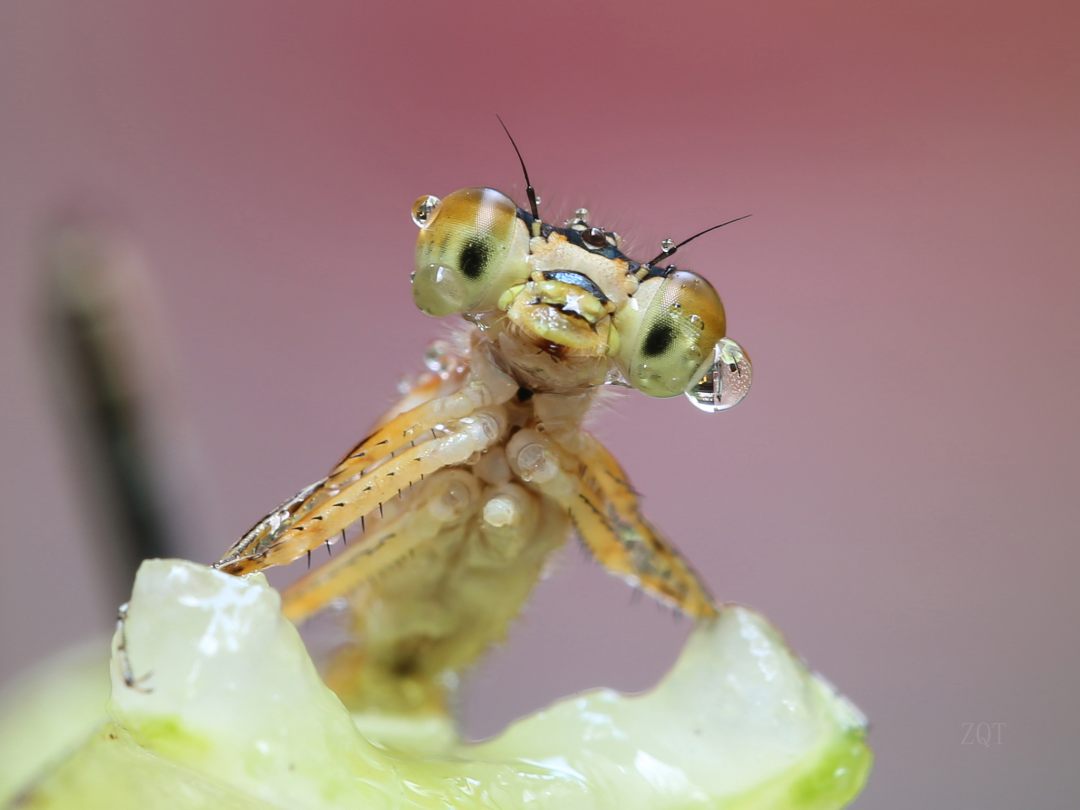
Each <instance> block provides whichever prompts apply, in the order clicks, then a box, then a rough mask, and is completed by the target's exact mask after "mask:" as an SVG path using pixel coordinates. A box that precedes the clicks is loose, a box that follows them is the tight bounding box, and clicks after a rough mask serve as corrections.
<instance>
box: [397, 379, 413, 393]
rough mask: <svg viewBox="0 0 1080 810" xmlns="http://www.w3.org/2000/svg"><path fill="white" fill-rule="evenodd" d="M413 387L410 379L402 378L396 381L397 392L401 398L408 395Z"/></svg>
mask: <svg viewBox="0 0 1080 810" xmlns="http://www.w3.org/2000/svg"><path fill="white" fill-rule="evenodd" d="M413 387H414V385H413V380H412V377H402V378H401V379H400V380H398V384H397V390H398V393H399V394H401V395H402V396H404V395H405V394H408V393H409V392H410V391H412V390H413Z"/></svg>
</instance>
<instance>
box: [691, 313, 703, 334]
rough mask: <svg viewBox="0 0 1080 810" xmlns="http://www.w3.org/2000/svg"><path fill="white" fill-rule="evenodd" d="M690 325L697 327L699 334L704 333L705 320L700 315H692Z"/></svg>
mask: <svg viewBox="0 0 1080 810" xmlns="http://www.w3.org/2000/svg"><path fill="white" fill-rule="evenodd" d="M690 325H691V326H694V327H696V328H697V330H698V331H699V332H701V331H704V329H705V319H704V318H702V317H701V316H700V315H691V316H690Z"/></svg>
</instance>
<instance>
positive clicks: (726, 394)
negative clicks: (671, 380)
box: [686, 338, 754, 413]
mask: <svg viewBox="0 0 1080 810" xmlns="http://www.w3.org/2000/svg"><path fill="white" fill-rule="evenodd" d="M753 377H754V370H753V368H751V366H750V358H749V357H747V356H746V352H744V351H743V349H742V346H740V345H739V344H738V343H736V342H735V341H734V340H731V339H729V338H721V339H720V342H719V343H717V344H716V348H714V349H713V363H712V365H711V366H709V367H708V368H707V369H706V370H705V372H704V373H703V374H702V376H701V377H700V378H698V380H697V382H695V383H693V384H691V386H690V387H689V388H688V389H686V398H687V399H689V400H690V402H691V403H693V405H694V407H695V408H698V409H699V410H702V411H705V412H706V413H716V412H717V411H726V410H728V409H729V408H734V407H735V406H736V405H738V404H739V403H740V402H742V401H743V397H745V396H746V393H747V392H748V391H749V390H750V383H751V381H752V380H753Z"/></svg>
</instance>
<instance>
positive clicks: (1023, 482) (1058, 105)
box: [0, 0, 1080, 810]
mask: <svg viewBox="0 0 1080 810" xmlns="http://www.w3.org/2000/svg"><path fill="white" fill-rule="evenodd" d="M1078 41H1080V7H1078V6H1076V5H1075V4H1068V3H1060V2H1047V1H1046V0H1043V1H1041V2H1031V3H1023V4H1021V3H1015V2H1010V3H1005V2H980V3H975V2H970V0H969V2H953V3H944V4H943V3H940V2H922V1H921V2H905V3H891V4H882V3H875V4H868V3H860V2H854V0H846V1H844V2H813V3H802V4H794V3H781V2H758V3H727V2H725V3H692V2H667V3H657V4H646V3H626V2H623V3H614V2H613V3H544V4H541V3H534V4H524V3H508V2H500V3H496V2H483V3H480V2H478V3H470V4H452V3H442V4H435V3H431V4H426V3H425V4H418V3H408V4H406V3H389V2H379V3H368V4H364V5H362V6H361V5H360V4H357V3H352V2H324V3H321V4H318V5H317V6H314V7H313V6H312V5H311V4H308V3H297V2H291V3H280V2H279V3H256V2H245V3H241V2H229V3H220V2H189V3H184V4H161V3H157V4H145V3H137V2H103V3H97V4H93V5H87V4H83V3H75V2H59V0H58V1H57V2H53V3H49V4H19V5H16V4H5V5H4V7H3V9H2V10H0V111H2V112H0V178H2V180H0V183H2V184H0V416H2V420H0V509H2V512H3V514H4V516H5V517H4V519H3V521H2V522H0V551H2V556H0V560H2V561H3V562H2V566H0V682H2V681H4V680H7V679H9V678H11V677H12V676H14V675H15V674H16V673H17V672H18V671H20V670H22V669H24V668H25V667H26V666H28V665H30V664H32V663H34V662H36V661H39V660H41V659H43V658H44V657H45V656H47V655H49V654H50V653H52V652H54V651H56V650H59V649H60V648H62V647H64V646H65V645H68V644H70V643H72V642H74V641H76V640H78V639H82V638H86V637H90V636H93V635H94V634H98V635H102V636H104V635H105V634H107V633H108V632H109V631H110V628H111V625H112V622H113V619H114V616H115V607H116V605H115V599H114V597H113V593H112V591H110V590H109V588H108V585H107V578H106V577H105V575H104V570H103V569H104V568H105V566H104V565H102V564H101V562H100V561H98V560H95V559H94V549H95V546H93V545H91V541H90V539H89V538H88V537H87V530H86V527H85V526H84V525H83V523H84V521H85V517H86V510H85V509H84V503H83V501H82V500H81V498H80V489H79V487H78V481H77V478H76V473H75V471H74V468H73V466H72V464H71V458H70V454H69V453H67V451H66V448H65V446H64V434H63V432H62V431H61V425H60V422H59V415H58V408H57V407H56V406H55V404H54V402H53V400H52V399H51V395H50V386H49V383H48V379H47V375H46V374H45V371H44V369H43V363H44V360H43V354H44V347H43V341H42V340H41V339H40V338H41V336H40V334H39V331H40V330H39V328H38V327H39V324H38V322H37V319H38V317H39V315H40V306H39V304H40V300H39V299H40V297H41V286H42V282H41V279H40V277H39V274H38V272H37V250H38V247H39V242H38V237H39V236H40V234H41V231H42V228H43V227H44V225H45V223H46V222H47V221H48V220H49V219H50V218H52V217H53V216H55V214H56V212H57V211H60V210H63V209H64V208H65V207H66V206H70V205H72V204H73V203H76V204H78V205H80V206H86V205H87V204H88V203H89V205H90V207H92V208H93V207H99V208H100V209H102V210H108V211H110V212H111V216H112V217H113V221H114V222H119V223H120V224H121V225H122V226H123V227H124V228H126V229H127V231H128V233H129V234H130V235H131V236H132V238H133V239H134V240H135V241H136V242H137V243H138V245H139V246H140V247H141V249H142V251H143V254H144V257H145V258H146V261H147V263H148V265H149V267H150V268H151V270H152V275H151V278H152V281H153V283H154V285H155V287H156V289H157V293H158V296H159V309H160V312H161V317H160V318H155V323H154V326H155V328H156V329H157V330H158V332H159V333H160V335H162V336H163V338H164V339H165V340H166V341H167V342H168V343H169V344H170V345H171V348H172V354H173V355H174V356H175V358H176V363H175V368H171V369H170V372H169V376H170V380H171V386H170V388H169V395H168V397H167V399H168V401H169V402H170V403H171V405H170V414H171V418H173V420H174V425H175V426H176V427H175V431H176V436H179V437H180V439H178V441H180V442H181V443H182V445H183V447H182V453H181V455H183V456H184V459H185V460H184V465H187V466H186V467H185V469H186V470H187V471H188V474H189V475H190V477H191V478H190V480H192V481H193V482H194V485H193V487H192V488H191V489H190V490H189V491H186V492H185V495H184V497H185V498H186V499H187V501H186V502H185V504H184V507H183V511H184V513H185V516H186V517H187V518H190V525H191V526H197V527H199V528H198V529H191V530H190V531H191V534H192V535H193V537H192V540H191V546H190V549H189V551H188V554H189V556H190V557H191V558H193V559H196V560H199V561H203V562H210V561H212V560H213V559H216V558H217V556H218V555H219V554H220V553H221V552H222V551H223V550H224V549H225V548H226V547H227V546H228V545H229V543H230V542H231V541H232V540H233V539H234V538H236V537H237V536H238V535H239V534H240V533H241V532H242V531H243V530H245V529H246V528H248V526H249V525H250V524H251V523H252V522H253V521H254V520H255V519H256V518H258V517H259V516H261V515H262V514H264V513H265V512H266V511H268V509H270V508H271V507H273V506H275V505H276V504H277V503H279V502H280V501H281V500H283V499H284V498H285V497H287V496H289V495H291V494H293V493H294V492H295V491H296V490H298V489H299V488H300V487H301V486H303V485H305V484H307V483H309V482H311V481H313V480H315V479H317V478H319V477H321V476H322V475H323V474H325V472H326V470H327V469H328V467H329V465H330V464H331V463H332V462H334V461H335V460H336V459H337V457H338V456H339V455H340V454H341V453H342V451H343V450H344V449H345V448H346V447H348V446H349V445H350V444H351V443H352V442H354V441H355V440H356V439H358V438H359V437H360V436H362V435H363V434H364V433H365V429H366V427H367V425H368V423H370V422H371V421H372V420H373V419H374V418H375V417H376V415H377V414H378V413H379V411H380V410H381V409H382V408H384V407H385V406H386V405H387V404H389V403H390V402H391V401H392V400H393V398H394V397H395V383H396V381H397V380H398V378H399V377H400V376H402V375H403V374H405V373H407V372H410V371H415V370H417V369H419V368H420V357H421V354H422V352H423V349H424V347H425V345H426V344H427V343H428V342H429V341H430V340H431V339H432V338H433V337H436V336H438V335H439V334H440V333H441V332H442V331H443V330H445V328H446V327H445V326H444V325H441V324H439V323H436V322H434V321H432V320H430V319H428V318H426V317H425V316H423V315H422V314H420V313H419V312H418V311H416V310H415V308H414V307H413V305H412V301H411V297H410V293H409V282H408V274H409V270H410V269H411V257H412V250H413V243H414V239H415V228H414V226H413V224H412V223H411V221H410V219H409V215H408V210H409V206H410V205H411V203H412V201H413V200H414V199H415V198H416V197H418V196H419V195H421V194H427V193H433V194H437V195H444V194H446V193H449V192H450V191H453V190H455V189H457V188H460V187H463V186H469V185H492V186H495V187H498V188H501V189H504V190H506V191H508V192H511V193H514V194H516V195H517V197H518V198H519V200H520V199H522V198H523V195H522V193H521V192H522V189H523V183H522V182H521V180H520V178H519V169H518V166H517V162H516V159H515V157H514V155H513V153H512V151H511V150H510V147H509V144H508V143H507V142H506V139H505V136H504V135H503V133H502V131H501V129H500V128H499V126H498V124H497V122H496V120H495V113H499V114H500V115H502V117H503V118H504V120H505V121H506V122H507V124H508V126H509V127H510V128H511V131H512V132H514V134H515V137H516V139H517V141H518V144H519V145H520V147H521V149H522V151H523V153H524V155H525V157H526V160H527V161H528V164H529V168H530V172H531V174H532V176H533V178H534V181H535V182H536V185H537V186H538V190H539V193H540V195H541V197H542V198H543V205H542V210H543V211H544V212H546V214H547V215H548V217H549V218H550V219H553V220H561V219H562V218H563V217H565V216H566V215H567V214H568V213H569V212H571V211H572V210H573V209H574V208H576V207H578V206H581V205H584V206H586V207H588V208H589V209H590V211H592V212H593V215H594V219H596V220H597V221H599V222H602V223H604V224H606V225H607V226H608V227H611V228H615V229H617V230H619V231H620V232H622V233H624V234H626V235H627V236H628V238H629V241H630V244H631V245H632V246H633V245H637V246H638V248H637V250H636V254H637V255H638V256H640V257H641V258H647V256H646V255H645V254H649V255H652V253H655V252H656V249H657V245H658V243H659V240H660V239H662V238H664V237H667V236H672V237H674V238H680V237H685V236H688V235H690V234H691V233H693V232H695V231H697V230H700V229H702V228H705V227H707V226H709V225H713V224H715V223H717V222H721V221H724V220H726V219H730V218H733V217H735V216H739V215H741V214H744V213H753V214H754V216H753V217H752V218H751V219H750V220H748V221H746V222H741V223H739V224H738V225H735V226H732V227H730V228H726V229H724V230H723V231H722V232H720V233H718V234H714V235H711V236H709V237H707V238H703V239H700V240H698V241H696V242H695V243H694V244H693V245H692V246H688V247H687V248H685V249H684V251H681V252H680V254H685V255H681V259H682V264H683V265H685V266H687V267H689V268H691V269H695V270H698V271H699V272H702V273H703V274H705V275H706V276H708V277H709V278H710V279H712V281H713V282H714V283H715V284H716V286H717V288H718V289H719V291H720V293H721V295H722V296H723V297H724V300H725V303H726V305H727V309H728V318H729V331H730V334H731V336H732V337H734V338H735V339H736V340H738V341H739V342H740V343H742V345H743V346H745V347H746V348H747V350H748V351H749V353H750V355H751V356H752V358H753V360H754V366H755V371H756V378H755V383H754V390H753V391H752V392H751V395H750V397H749V398H748V400H747V401H746V402H745V403H744V404H743V405H741V406H740V407H739V408H738V409H737V410H735V411H733V412H731V413H728V414H724V415H720V416H716V417H708V416H705V415H703V414H699V413H698V412H696V411H694V410H693V409H692V408H691V407H690V406H689V405H688V404H687V403H685V402H683V401H681V400H676V401H650V400H648V399H647V398H645V397H643V396H640V395H634V396H628V397H626V398H625V399H623V400H622V401H621V402H619V403H618V404H617V405H616V407H615V409H614V411H613V412H611V413H607V414H605V415H604V417H603V419H601V420H600V421H599V422H598V426H597V431H598V433H599V434H600V435H601V436H602V437H603V438H604V439H605V440H606V441H607V442H608V443H609V445H610V446H611V448H612V449H613V450H614V451H615V453H616V455H617V456H618V457H619V458H620V459H621V460H622V462H623V464H624V465H625V466H626V468H627V469H628V471H629V472H630V474H631V475H632V476H633V479H634V482H635V484H636V485H637V487H638V488H639V489H640V490H642V491H643V492H645V493H647V501H646V509H647V511H648V513H649V515H650V516H651V518H652V519H653V520H654V521H655V522H656V523H658V524H659V525H660V526H661V527H663V528H664V529H665V530H666V532H667V533H668V534H669V535H670V536H671V537H672V538H673V539H674V540H675V541H676V542H677V543H678V544H679V546H680V547H681V548H682V549H683V550H684V551H685V552H686V554H687V555H688V556H689V558H690V559H691V560H693V562H694V563H695V564H696V566H697V567H698V568H699V570H701V571H702V573H703V574H704V575H705V577H706V578H707V580H708V581H709V582H710V583H711V585H712V587H713V589H714V590H715V592H716V593H717V594H718V595H719V596H720V597H721V598H722V599H724V600H727V601H739V602H743V603H746V604H749V605H752V606H754V607H756V608H759V609H761V610H763V611H764V612H765V613H766V614H767V615H768V616H769V617H770V618H771V619H772V620H773V621H775V622H776V623H777V624H778V625H779V626H780V627H781V628H782V629H783V630H784V631H785V633H786V634H787V635H788V638H789V640H790V641H791V643H792V645H793V646H794V647H795V648H796V649H797V650H798V651H799V652H800V653H801V654H803V655H804V656H805V657H806V659H807V660H808V661H809V662H810V663H811V665H812V666H814V667H815V668H816V669H819V670H820V671H821V672H823V673H825V674H826V675H827V676H828V677H829V678H830V680H832V681H833V682H834V683H836V684H837V685H838V687H839V688H840V689H841V690H842V691H843V692H845V693H846V694H847V695H848V696H849V697H851V698H852V699H853V700H854V701H855V703H857V704H858V705H859V706H860V707H861V708H862V709H863V710H864V711H865V712H866V713H867V714H868V715H869V717H870V718H871V720H872V721H873V724H874V725H873V731H872V734H871V742H872V745H873V746H874V748H875V751H876V753H877V765H876V768H875V771H874V773H873V774H872V776H871V779H870V783H869V786H868V788H867V789H866V791H865V793H864V794H863V796H862V797H860V799H858V800H857V802H856V803H855V805H854V806H855V807H858V808H881V809H882V810H886V809H887V810H893V809H895V810H900V808H904V809H905V810H906V808H910V807H959V808H979V809H980V810H987V809H989V808H1001V810H1006V808H1010V809H1011V808H1017V807H1025V808H1047V809H1049V808H1061V807H1065V806H1074V804H1075V801H1076V799H1075V797H1076V795H1077V794H1078V793H1080V770H1078V769H1077V767H1076V764H1077V762H1078V761H1080V743H1078V739H1080V693H1078V691H1077V684H1078V683H1080V673H1078V667H1080V653H1078V650H1077V643H1078V640H1080V639H1078V635H1080V634H1078V631H1077V619H1078V617H1080V596H1078V591H1077V587H1076V582H1077V571H1078V565H1080V549H1078V544H1077V542H1076V541H1077V534H1078V531H1077V526H1078V525H1080V497H1078V496H1080V488H1078V485H1080V427H1078V420H1077V398H1078V395H1080V375H1078V368H1080V324H1078V318H1077V315H1076V310H1077V305H1078V303H1080V295H1078V294H1080V274H1078V269H1080V263H1078V259H1080V239H1078V232H1080V228H1078V225H1077V222H1078V218H1077V215H1078V214H1080V205H1078V203H1080V183H1078V181H1080V176H1078V174H1080V173H1078V169H1080V148H1078V147H1080V135H1078V125H1080V103H1078V98H1080V82H1078V79H1080V60H1078V58H1077V53H1078V50H1077V42H1078ZM650 251H651V253H650ZM562 569H563V570H562V572H561V573H560V574H559V575H558V576H557V577H555V578H554V579H552V580H549V581H547V582H546V583H544V584H543V586H542V587H541V589H540V591H539V593H538V594H537V597H536V599H535V601H534V604H533V605H532V606H531V607H530V609H529V611H528V613H527V615H526V616H525V617H524V619H523V620H522V621H521V622H520V623H519V625H518V626H517V628H516V629H515V631H514V635H513V637H512V639H511V642H510V644H509V646H508V647H507V648H505V649H501V650H499V651H497V652H496V653H495V654H494V655H492V656H491V657H490V658H489V660H488V661H487V662H486V663H485V664H484V665H483V666H482V667H481V668H480V670H479V671H478V673H477V674H476V675H475V677H474V678H473V680H472V682H471V683H470V685H469V687H468V689H467V690H466V696H465V707H464V708H465V713H466V723H467V727H468V729H469V730H470V731H471V732H472V733H474V734H476V735H484V734H490V733H493V732H494V731H496V730H498V729H499V728H500V727H501V726H502V725H503V724H505V723H506V722H507V721H509V720H510V719H512V718H514V717H516V716H518V715H520V714H522V713H524V712H526V711H529V710H532V709H534V708H536V707H538V706H540V705H543V704H544V703H546V702H548V701H549V700H551V699H554V698H555V697H558V696H560V695H563V694H566V693H568V692H571V691H574V690H577V689H582V688H586V687H589V686H595V685H610V686H615V687H619V688H622V689H627V690H637V689H643V688H646V687H648V686H649V685H651V684H652V683H653V682H655V680H656V678H657V677H658V676H659V675H660V674H661V673H662V672H663V671H664V670H666V668H667V667H668V666H669V665H670V663H671V661H672V659H673V658H674V656H675V654H676V653H677V651H678V649H679V647H680V644H681V642H682V639H683V637H684V636H685V633H686V632H687V625H686V623H685V622H683V623H681V624H676V623H673V622H672V619H671V615H670V613H662V612H660V611H657V610H656V609H654V608H653V607H652V606H651V605H650V604H646V603H640V604H638V605H636V606H631V605H630V592H629V590H628V589H627V588H626V587H625V586H623V585H622V584H621V583H619V582H617V581H616V580H614V579H611V578H609V577H606V576H604V575H603V574H602V573H600V572H599V571H598V570H597V569H596V568H594V567H591V566H589V565H587V564H585V563H584V562H582V561H581V560H580V559H579V558H578V556H577V555H576V554H573V553H571V554H569V555H568V556H567V557H566V559H565V562H564V563H563V565H562ZM966 723H1004V724H1005V726H1004V728H1003V731H1002V733H1001V737H1000V742H999V743H995V744H993V745H990V746H981V745H977V744H976V745H965V744H963V737H964V724H966Z"/></svg>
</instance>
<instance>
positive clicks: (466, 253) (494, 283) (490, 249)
mask: <svg viewBox="0 0 1080 810" xmlns="http://www.w3.org/2000/svg"><path fill="white" fill-rule="evenodd" d="M432 200H434V202H431V201H432ZM413 221H414V222H416V223H417V224H418V225H420V236H419V239H418V240H417V243H416V272H415V274H414V275H413V300H414V301H416V305H417V306H418V307H420V309H421V310H422V311H423V312H425V313H427V314H428V315H433V316H435V317H443V316H445V315H452V314H455V313H465V312H483V311H486V310H488V309H494V308H495V305H496V303H497V302H498V300H499V296H500V295H501V294H502V292H503V291H504V290H505V289H506V287H508V286H510V285H511V284H512V283H519V282H520V281H523V280H524V279H526V278H528V270H527V268H526V258H527V255H528V243H529V234H528V230H527V228H526V227H525V224H524V223H523V222H522V221H521V220H519V219H518V217H517V206H516V205H514V202H513V201H512V200H511V199H510V198H509V197H507V196H506V195H505V194H503V193H501V192H499V191H495V190H494V189H490V188H466V189H462V190H461V191H455V192H454V193H453V194H451V195H449V196H448V197H447V198H446V199H444V200H442V201H441V202H440V201H438V200H437V199H436V198H434V197H421V198H420V199H419V200H417V201H416V203H415V204H414V205H413Z"/></svg>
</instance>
